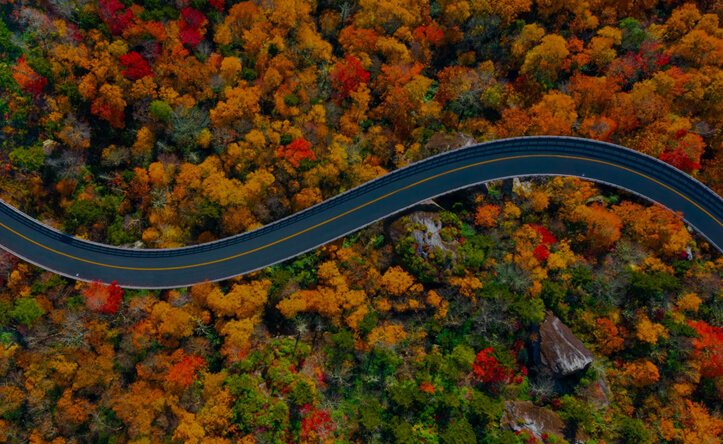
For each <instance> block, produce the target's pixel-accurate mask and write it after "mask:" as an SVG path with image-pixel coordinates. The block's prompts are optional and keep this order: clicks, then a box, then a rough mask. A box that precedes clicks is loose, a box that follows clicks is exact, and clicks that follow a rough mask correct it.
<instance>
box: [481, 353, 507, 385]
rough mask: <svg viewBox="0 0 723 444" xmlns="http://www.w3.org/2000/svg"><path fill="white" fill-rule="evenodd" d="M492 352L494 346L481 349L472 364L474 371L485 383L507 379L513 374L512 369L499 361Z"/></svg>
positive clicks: (495, 382)
mask: <svg viewBox="0 0 723 444" xmlns="http://www.w3.org/2000/svg"><path fill="white" fill-rule="evenodd" d="M492 352H493V350H492V347H487V348H485V349H482V350H480V352H479V353H477V358H476V359H475V361H474V364H472V372H473V373H474V375H475V376H476V377H477V379H479V380H480V382H483V383H485V384H497V383H499V382H503V381H507V380H509V378H510V376H511V374H510V371H509V370H508V369H507V368H505V367H503V366H502V364H500V363H499V361H498V360H497V358H495V357H494V355H493V354H492Z"/></svg>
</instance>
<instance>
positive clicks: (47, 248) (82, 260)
mask: <svg viewBox="0 0 723 444" xmlns="http://www.w3.org/2000/svg"><path fill="white" fill-rule="evenodd" d="M538 157H547V158H549V157H553V158H560V159H573V160H584V161H588V162H593V163H598V164H603V165H608V166H612V167H616V168H620V169H622V170H625V171H628V172H631V173H634V174H637V175H638V176H641V177H644V178H646V179H648V180H650V181H652V182H655V183H656V184H658V185H660V186H662V187H665V188H666V189H668V190H670V191H672V192H673V193H675V194H677V195H679V196H680V197H682V198H683V199H685V200H687V201H688V202H690V203H691V204H693V205H694V206H695V207H697V208H698V209H699V210H701V211H702V212H703V213H705V214H707V215H708V216H710V217H711V218H712V219H713V220H714V221H716V223H718V225H721V226H723V224H722V223H721V222H720V221H719V220H718V219H717V218H715V217H714V216H713V215H712V214H711V213H709V212H708V211H706V210H705V209H704V208H703V207H701V206H700V205H698V204H697V203H695V202H693V201H692V200H691V199H690V198H688V197H687V196H685V195H684V194H683V193H681V192H679V191H677V190H675V189H674V188H672V187H670V186H668V185H666V184H664V183H663V182H660V181H659V180H657V179H654V178H652V177H650V176H648V175H646V174H643V173H641V172H638V171H635V170H633V169H630V168H627V167H624V166H622V165H618V164H615V163H612V162H606V161H603V160H597V159H591V158H588V157H581V156H567V155H559V154H529V155H521V156H509V157H501V158H499V159H493V160H486V161H483V162H475V163H471V164H469V165H465V166H461V167H457V168H452V169H449V170H447V171H444V172H441V173H438V174H435V175H433V176H430V177H427V178H425V179H422V180H419V181H417V182H414V183H412V184H409V185H405V186H403V187H401V188H399V189H397V190H394V191H391V192H389V193H387V194H384V195H383V196H380V197H377V198H376V199H372V200H370V201H368V202H366V203H363V204H361V205H358V206H356V207H354V208H352V209H350V210H347V211H344V212H343V213H340V214H338V215H336V216H334V217H331V218H329V219H327V220H325V221H323V222H319V223H318V224H316V225H313V226H310V227H308V228H305V229H303V230H300V231H297V232H296V233H294V234H290V235H288V236H285V237H282V238H280V239H277V240H275V241H273V242H269V243H267V244H265V245H262V246H259V247H256V248H253V249H251V250H247V251H244V252H241V253H237V254H233V255H230V256H227V257H224V258H220V259H214V260H211V261H206V262H198V263H195V264H188V265H177V266H172V267H129V266H124V265H114V264H106V263H103V262H97V261H93V260H90V259H85V258H82V257H78V256H74V255H72V254H68V253H65V252H62V251H59V250H56V249H54V248H51V247H48V246H47V245H43V244H42V243H40V242H37V241H35V240H33V239H31V238H29V237H27V236H25V235H23V234H22V233H19V232H18V231H16V230H14V229H12V228H10V227H8V226H7V225H5V224H3V223H2V222H0V226H2V227H3V228H5V229H6V230H8V231H10V232H12V233H14V234H15V235H17V236H19V237H21V238H23V239H25V240H26V241H28V242H30V243H32V244H35V245H37V246H39V247H41V248H43V249H45V250H47V251H50V252H52V253H55V254H58V255H60V256H64V257H67V258H69V259H74V260H76V261H79V262H84V263H87V264H92V265H97V266H100V267H106V268H115V269H120V270H132V271H171V270H184V269H189V268H197V267H204V266H207V265H213V264H217V263H220V262H225V261H229V260H232V259H236V258H239V257H242V256H246V255H249V254H252V253H256V252H258V251H261V250H265V249H267V248H269V247H272V246H274V245H278V244H280V243H282V242H286V241H288V240H290V239H293V238H295V237H297V236H300V235H302V234H304V233H308V232H309V231H312V230H314V229H316V228H319V227H321V226H324V225H327V224H330V223H332V222H334V221H335V220H337V219H339V218H342V217H344V216H346V215H348V214H351V213H354V212H356V211H359V210H361V209H362V208H364V207H367V206H369V205H372V204H373V203H375V202H379V201H380V200H383V199H386V198H388V197H390V196H393V195H395V194H397V193H401V192H402V191H406V190H408V189H410V188H414V187H416V186H418V185H420V184H423V183H425V182H428V181H430V180H435V179H439V178H440V177H444V176H447V175H449V174H453V173H456V172H458V171H462V170H466V169H469V168H474V167H477V166H481V165H487V164H491V163H495V162H503V161H508V160H516V159H529V158H538ZM494 179H495V178H491V179H489V180H494ZM359 228H361V227H359Z"/></svg>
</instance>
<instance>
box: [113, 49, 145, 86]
mask: <svg viewBox="0 0 723 444" xmlns="http://www.w3.org/2000/svg"><path fill="white" fill-rule="evenodd" d="M120 63H121V65H123V67H124V68H125V69H124V70H123V71H122V73H123V75H124V76H126V77H127V78H128V79H130V80H138V79H142V78H143V77H145V76H152V75H153V70H152V69H151V65H149V64H148V62H147V61H146V59H144V58H143V57H142V56H141V55H140V54H138V53H137V52H135V51H131V52H129V53H128V54H123V55H122V56H120Z"/></svg>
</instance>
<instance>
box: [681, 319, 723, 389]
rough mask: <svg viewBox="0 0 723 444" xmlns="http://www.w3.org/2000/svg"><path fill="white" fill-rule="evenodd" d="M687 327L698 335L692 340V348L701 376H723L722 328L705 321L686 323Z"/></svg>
mask: <svg viewBox="0 0 723 444" xmlns="http://www.w3.org/2000/svg"><path fill="white" fill-rule="evenodd" d="M688 325H690V326H691V327H693V328H694V329H695V331H696V332H697V333H698V338H696V339H694V340H693V348H694V349H695V353H694V354H695V356H696V357H697V358H698V359H700V361H701V367H700V374H701V376H704V377H707V378H715V377H718V376H723V328H720V327H715V326H713V325H709V324H708V323H707V322H705V321H688Z"/></svg>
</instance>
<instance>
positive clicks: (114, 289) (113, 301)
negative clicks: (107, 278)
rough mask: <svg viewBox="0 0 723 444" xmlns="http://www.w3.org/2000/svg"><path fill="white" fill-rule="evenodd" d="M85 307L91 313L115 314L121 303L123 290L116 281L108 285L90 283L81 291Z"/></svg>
mask: <svg viewBox="0 0 723 444" xmlns="http://www.w3.org/2000/svg"><path fill="white" fill-rule="evenodd" d="M83 296H84V297H85V305H86V306H87V307H88V308H89V309H90V310H93V311H97V312H98V313H103V314H115V313H116V312H118V309H119V308H120V305H121V302H123V289H122V288H120V287H119V286H118V284H117V283H116V281H113V282H111V284H110V285H104V284H103V283H102V282H98V281H96V282H92V283H91V284H90V285H88V286H87V287H86V288H85V290H83Z"/></svg>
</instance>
